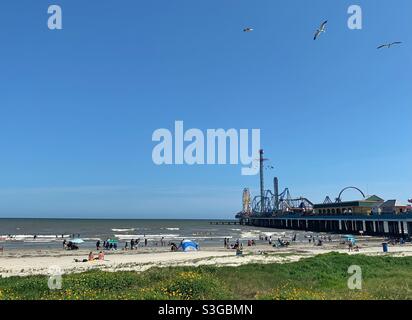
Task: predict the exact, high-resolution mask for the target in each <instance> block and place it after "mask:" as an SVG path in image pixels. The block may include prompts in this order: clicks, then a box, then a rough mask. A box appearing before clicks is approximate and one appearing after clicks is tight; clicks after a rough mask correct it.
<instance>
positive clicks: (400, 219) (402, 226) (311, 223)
mask: <svg viewBox="0 0 412 320" xmlns="http://www.w3.org/2000/svg"><path fill="white" fill-rule="evenodd" d="M239 223H240V224H242V225H251V226H257V227H265V228H275V229H290V230H302V231H313V232H330V233H342V234H347V233H351V234H364V235H376V236H392V237H411V236H412V214H404V215H385V216H340V217H333V216H293V215H290V216H276V217H248V218H242V219H240V220H239Z"/></svg>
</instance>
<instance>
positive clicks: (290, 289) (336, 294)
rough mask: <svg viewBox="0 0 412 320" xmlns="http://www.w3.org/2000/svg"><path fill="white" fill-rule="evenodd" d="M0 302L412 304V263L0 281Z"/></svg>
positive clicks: (362, 260) (326, 258)
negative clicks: (351, 285) (353, 278)
mask: <svg viewBox="0 0 412 320" xmlns="http://www.w3.org/2000/svg"><path fill="white" fill-rule="evenodd" d="M350 265H358V266H360V267H361V268H362V276H363V282H362V290H349V289H348V287H347V280H348V277H349V276H350V275H349V274H348V268H349V266H350ZM0 299H69V300H72V299H80V300H81V299H212V300H213V299H277V300H283V299H285V300H291V299H300V300H302V299H305V300H307V299H309V300H312V299H412V257H402V258H399V257H390V256H385V257H382V256H379V257H370V256H364V255H352V256H349V255H346V254H338V253H330V254H325V255H320V256H317V257H313V258H307V259H303V260H301V261H299V262H294V263H288V264H266V265H263V264H250V265H244V266H240V267H236V268H235V267H212V266H204V267H197V268H195V267H170V268H153V269H150V270H148V271H145V272H142V273H137V272H115V273H109V272H103V271H90V272H86V273H81V274H70V275H64V276H63V286H62V289H61V290H49V288H48V286H47V277H45V276H30V277H12V278H5V279H0Z"/></svg>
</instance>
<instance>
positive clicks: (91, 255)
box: [89, 251, 94, 261]
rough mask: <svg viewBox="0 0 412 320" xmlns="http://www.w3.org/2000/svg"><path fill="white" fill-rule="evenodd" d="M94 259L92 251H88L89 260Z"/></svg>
mask: <svg viewBox="0 0 412 320" xmlns="http://www.w3.org/2000/svg"><path fill="white" fill-rule="evenodd" d="M93 260H94V255H93V252H91V251H90V253H89V261H93Z"/></svg>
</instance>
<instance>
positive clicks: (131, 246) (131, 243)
mask: <svg viewBox="0 0 412 320" xmlns="http://www.w3.org/2000/svg"><path fill="white" fill-rule="evenodd" d="M133 249H134V239H132V240H131V241H130V250H133Z"/></svg>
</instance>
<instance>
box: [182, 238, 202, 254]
mask: <svg viewBox="0 0 412 320" xmlns="http://www.w3.org/2000/svg"><path fill="white" fill-rule="evenodd" d="M181 247H182V249H183V251H185V252H187V251H197V250H199V244H197V243H196V242H194V241H192V240H183V241H182V244H181Z"/></svg>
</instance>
